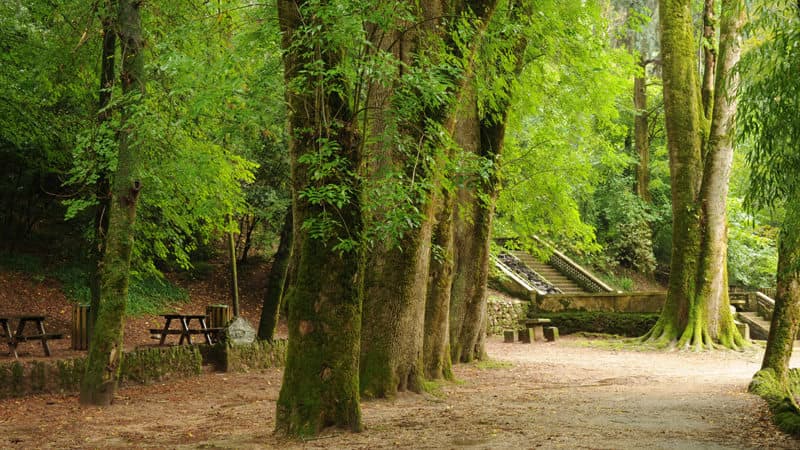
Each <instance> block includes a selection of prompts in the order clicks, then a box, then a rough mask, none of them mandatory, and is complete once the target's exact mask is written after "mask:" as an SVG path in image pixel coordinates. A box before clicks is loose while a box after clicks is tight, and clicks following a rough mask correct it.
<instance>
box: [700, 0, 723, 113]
mask: <svg viewBox="0 0 800 450" xmlns="http://www.w3.org/2000/svg"><path fill="white" fill-rule="evenodd" d="M715 4H716V1H715V0H703V56H704V58H703V59H704V63H705V68H704V70H703V87H702V96H703V111H704V112H705V115H706V117H711V113H712V107H713V106H714V80H715V78H716V73H717V27H716V18H715V17H714V8H715ZM720 40H721V39H720Z"/></svg>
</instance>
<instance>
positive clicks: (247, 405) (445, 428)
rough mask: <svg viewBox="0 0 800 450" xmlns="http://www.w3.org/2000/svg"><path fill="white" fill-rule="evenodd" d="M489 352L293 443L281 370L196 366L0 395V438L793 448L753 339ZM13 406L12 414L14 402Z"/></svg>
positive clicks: (90, 442) (307, 445) (244, 444)
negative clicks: (283, 424)
mask: <svg viewBox="0 0 800 450" xmlns="http://www.w3.org/2000/svg"><path fill="white" fill-rule="evenodd" d="M489 352H490V354H491V355H492V356H493V357H494V361H493V362H490V363H489V364H482V365H462V366H458V367H457V368H456V375H457V377H458V379H459V380H461V381H460V382H458V383H455V384H446V385H443V386H441V387H440V388H439V389H438V390H437V389H434V394H435V395H412V394H405V395H401V396H399V397H398V398H397V399H394V400H391V401H372V402H365V403H364V407H363V414H364V424H365V425H366V427H367V430H366V431H365V432H363V433H360V434H350V433H342V432H331V433H328V434H325V435H323V436H322V437H321V438H320V439H317V440H313V441H308V442H304V443H298V442H287V441H284V440H280V439H278V438H276V437H274V436H272V435H271V430H272V428H273V426H274V410H275V400H276V399H277V396H278V389H279V384H280V376H281V373H280V371H279V370H269V371H265V372H258V373H249V374H237V375H230V374H207V375H204V376H202V377H199V378H195V379H192V380H184V381H178V382H171V383H168V384H163V385H153V386H146V387H135V388H128V389H124V390H122V391H121V392H120V395H119V398H118V400H117V402H116V404H115V405H114V406H113V407H111V408H108V409H95V408H81V407H79V406H78V405H77V401H76V399H75V398H74V397H70V396H67V397H63V396H41V397H32V398H25V399H17V400H13V399H12V400H3V401H0V411H2V414H0V448H8V447H19V448H34V447H51V448H77V447H90V448H109V447H159V448H198V447H199V448H282V449H283V448H297V449H322V448H325V449H329V448H347V449H350V448H354V449H379V448H409V449H411V448H413V449H421V448H430V449H441V448H444V449H448V448H454V449H456V448H475V449H484V448H487V449H520V448H537V447H541V448H623V449H626V448H648V449H659V448H681V449H691V448H703V449H705V448H712V449H713V448H800V441H797V440H794V439H792V438H788V437H786V436H784V435H782V434H781V433H780V432H778V431H777V430H776V429H775V428H774V427H773V426H772V425H771V424H770V422H769V419H768V416H767V412H766V408H765V405H764V404H763V402H762V401H761V400H760V399H758V398H757V397H755V396H752V395H749V394H747V393H746V392H745V388H746V386H747V383H748V381H749V379H750V377H751V376H752V374H753V373H754V372H755V371H756V369H757V368H758V365H759V361H760V353H761V352H760V351H757V350H752V351H748V352H745V353H734V352H715V353H702V354H690V353H679V352H672V353H659V352H634V351H622V350H610V349H604V348H595V347H589V346H587V341H586V340H585V339H569V338H566V339H564V338H562V340H561V341H560V342H559V343H557V344H534V345H524V344H502V343H500V342H498V341H491V342H490V343H489ZM12 412H13V414H12Z"/></svg>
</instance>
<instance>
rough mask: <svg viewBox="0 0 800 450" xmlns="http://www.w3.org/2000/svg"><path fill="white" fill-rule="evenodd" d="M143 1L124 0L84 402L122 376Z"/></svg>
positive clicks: (105, 396) (107, 399)
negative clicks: (115, 119)
mask: <svg viewBox="0 0 800 450" xmlns="http://www.w3.org/2000/svg"><path fill="white" fill-rule="evenodd" d="M140 4H141V2H139V1H138V0H132V1H131V0H120V2H119V18H118V22H117V24H118V29H119V37H120V44H121V47H122V48H121V52H120V57H121V59H122V70H121V73H120V79H121V84H122V92H123V95H125V97H126V98H125V101H124V103H123V106H122V108H123V110H122V128H121V130H120V132H119V156H118V165H117V170H116V172H115V174H114V177H113V183H112V188H111V202H110V203H111V210H110V212H109V225H108V235H107V237H106V249H105V254H104V255H103V262H102V267H101V270H100V274H101V283H100V304H99V308H98V312H97V321H96V322H95V326H94V333H93V335H92V342H91V345H90V347H89V358H88V361H87V363H86V372H85V374H84V376H83V379H82V380H81V396H80V401H81V403H83V404H91V405H101V406H102V405H109V404H111V402H112V401H113V399H114V392H115V391H116V388H117V382H118V380H119V371H120V367H121V362H122V350H123V346H122V338H123V328H124V324H125V323H124V320H125V306H126V303H127V300H128V281H129V273H130V262H131V250H132V248H133V239H134V229H133V226H134V222H135V219H136V203H137V200H138V198H139V191H140V189H141V185H140V183H139V181H138V178H137V171H138V164H137V158H136V147H135V141H136V138H135V129H136V126H135V123H133V120H132V117H133V115H134V111H135V110H136V108H137V107H138V105H139V103H140V101H141V96H142V95H143V94H144V79H143V77H144V58H143V55H142V47H143V39H142V30H141V17H140V11H139V7H140Z"/></svg>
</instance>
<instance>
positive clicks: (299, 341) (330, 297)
mask: <svg viewBox="0 0 800 450" xmlns="http://www.w3.org/2000/svg"><path fill="white" fill-rule="evenodd" d="M278 18H279V21H280V27H281V32H282V34H283V40H282V47H283V50H284V54H283V58H284V66H285V68H284V73H285V78H286V81H287V86H289V87H290V89H287V93H286V97H287V104H288V111H289V121H288V122H289V135H290V137H291V139H290V144H289V152H290V157H291V167H292V186H293V199H292V203H293V219H294V222H295V226H294V232H295V233H294V239H295V249H296V251H297V268H296V279H295V280H293V281H294V284H293V285H292V287H291V288H290V290H289V294H288V297H287V301H288V303H289V316H288V325H289V345H288V349H287V356H286V368H285V369H284V375H283V383H282V385H281V391H280V394H279V397H278V401H277V408H276V420H275V422H276V424H275V429H276V431H277V432H279V433H285V434H288V435H293V436H307V435H314V434H317V433H318V432H319V431H320V430H322V429H323V428H325V427H327V426H335V427H339V428H346V429H350V430H353V431H359V430H361V408H360V405H359V391H358V386H359V381H358V380H359V376H358V356H359V342H360V338H361V303H362V294H363V274H364V259H363V252H362V251H360V250H358V249H350V250H342V251H339V250H337V249H335V248H334V247H335V245H337V244H338V243H340V242H341V241H340V239H360V234H361V231H362V228H363V225H362V218H361V186H360V182H359V181H358V177H355V176H353V175H352V174H356V173H358V171H359V168H360V166H361V161H362V155H361V150H360V149H361V142H360V139H361V137H360V136H359V134H358V132H357V128H356V124H355V120H356V117H355V115H354V113H353V111H352V110H351V106H352V105H351V104H350V103H349V102H348V100H350V99H346V98H342V97H341V93H343V92H344V90H342V89H335V88H332V86H331V85H330V84H327V85H323V84H322V83H321V82H320V81H319V80H318V78H317V77H309V76H305V77H298V75H300V74H302V73H303V72H304V71H305V70H306V69H308V70H311V71H317V70H320V68H321V70H335V69H336V68H337V67H338V64H339V61H337V58H338V57H339V55H340V52H339V51H337V50H338V49H335V48H334V49H325V50H326V51H324V52H322V51H320V48H319V47H318V46H316V45H315V44H314V42H313V40H312V39H311V37H310V36H309V35H308V34H306V33H308V29H307V28H304V27H305V26H306V25H308V24H314V23H316V24H318V25H319V27H318V29H317V32H319V33H327V32H330V31H331V30H328V29H326V27H328V26H329V25H328V24H325V23H324V22H320V18H318V17H316V16H314V15H313V12H312V11H309V10H308V8H307V4H306V2H305V1H293V0H279V1H278ZM314 65H315V66H314ZM326 82H328V83H337V81H336V80H335V79H330V80H326ZM323 118H324V119H323ZM321 142H335V143H336V145H335V148H336V150H335V152H336V155H335V157H336V158H337V161H338V163H339V164H343V165H344V167H341V170H339V171H335V172H332V173H327V174H326V175H325V176H324V177H323V179H320V178H319V177H315V174H314V173H313V171H312V170H310V169H309V165H308V164H307V163H302V162H301V161H300V160H301V157H302V156H303V155H308V154H309V153H311V154H312V155H314V154H318V152H319V150H320V145H322V144H321ZM309 156H310V155H309ZM326 185H340V186H341V185H344V186H347V189H348V192H350V194H351V195H350V196H348V198H347V201H346V202H345V203H343V204H342V205H341V207H339V206H337V205H332V204H328V203H320V202H312V201H311V200H309V198H308V197H307V196H303V195H301V194H302V193H303V192H305V191H306V190H307V189H310V188H315V187H319V186H326ZM327 210H335V211H336V217H337V221H336V222H335V225H334V228H333V230H332V231H331V232H330V233H326V235H325V236H324V237H319V236H314V237H312V236H310V235H309V231H308V230H307V229H306V228H304V227H303V226H302V225H303V224H305V223H311V222H309V221H313V220H320V218H323V217H325V216H324V214H325V213H326V211H327Z"/></svg>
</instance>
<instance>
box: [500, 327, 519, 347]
mask: <svg viewBox="0 0 800 450" xmlns="http://www.w3.org/2000/svg"><path fill="white" fill-rule="evenodd" d="M516 340H517V332H516V330H503V342H505V343H507V344H513V343H514V342H515V341H516Z"/></svg>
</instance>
